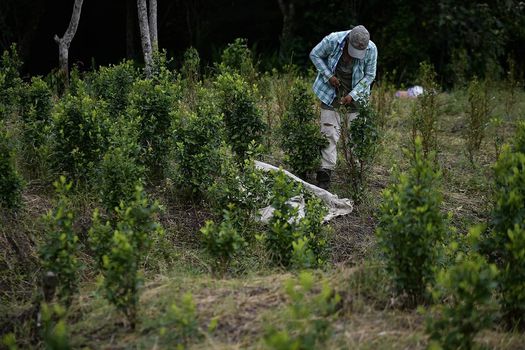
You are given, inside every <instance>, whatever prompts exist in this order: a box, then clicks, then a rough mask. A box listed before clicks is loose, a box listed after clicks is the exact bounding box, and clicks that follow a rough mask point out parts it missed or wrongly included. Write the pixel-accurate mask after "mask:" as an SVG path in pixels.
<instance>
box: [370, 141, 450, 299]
mask: <svg viewBox="0 0 525 350" xmlns="http://www.w3.org/2000/svg"><path fill="white" fill-rule="evenodd" d="M429 156H430V159H427V157H425V156H424V151H423V145H422V140H421V138H420V137H417V138H416V143H415V151H414V153H413V154H411V155H410V158H411V168H410V169H409V171H408V172H407V173H402V174H400V175H399V176H398V180H397V182H396V183H394V184H392V185H391V186H389V187H388V188H387V189H386V190H385V191H384V192H383V203H382V204H381V206H380V209H379V211H380V214H379V225H378V228H377V231H376V235H377V237H378V241H379V246H380V248H381V252H382V257H383V260H384V263H385V267H386V270H387V272H388V273H389V274H390V276H391V277H392V280H393V283H394V290H395V292H396V293H397V295H398V296H400V297H402V298H403V299H404V300H403V302H404V304H405V305H406V306H409V307H413V306H415V305H417V304H419V303H421V302H424V301H427V300H428V295H427V293H426V287H427V285H428V284H429V283H432V282H433V281H434V268H435V266H437V264H438V259H439V258H440V255H441V250H440V247H441V245H442V242H443V239H444V236H445V232H446V216H445V215H444V214H443V213H442V212H441V202H442V194H441V190H440V188H439V181H440V178H441V174H440V172H439V171H436V170H435V167H434V165H433V161H432V159H431V157H432V154H429Z"/></svg>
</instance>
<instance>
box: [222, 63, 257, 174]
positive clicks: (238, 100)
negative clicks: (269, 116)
mask: <svg viewBox="0 0 525 350" xmlns="http://www.w3.org/2000/svg"><path fill="white" fill-rule="evenodd" d="M215 86H216V88H217V91H218V97H219V101H220V103H219V106H220V110H221V112H222V114H223V115H224V124H225V127H226V137H227V140H228V142H229V144H230V145H231V147H232V149H233V151H234V152H235V154H236V155H237V158H238V162H239V163H241V164H242V163H243V162H244V159H245V158H246V156H247V152H248V150H249V147H250V144H251V143H252V142H255V143H256V144H257V145H258V144H261V141H262V137H263V133H264V131H265V130H266V124H265V123H264V121H263V119H262V117H261V111H260V110H259V108H258V107H257V104H256V89H255V86H250V85H249V84H248V83H247V82H246V80H245V79H244V78H243V77H242V76H240V75H239V74H237V73H232V74H230V73H223V74H221V75H219V76H218V77H217V81H216V83H215Z"/></svg>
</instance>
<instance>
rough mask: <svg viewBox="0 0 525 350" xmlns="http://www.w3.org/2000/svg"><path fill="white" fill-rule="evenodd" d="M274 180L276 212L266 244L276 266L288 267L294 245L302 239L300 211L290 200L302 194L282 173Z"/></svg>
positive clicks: (273, 199)
mask: <svg viewBox="0 0 525 350" xmlns="http://www.w3.org/2000/svg"><path fill="white" fill-rule="evenodd" d="M274 180H275V183H274V186H273V189H272V201H271V205H272V207H273V208H274V209H275V211H274V212H273V215H272V218H271V219H270V222H269V232H268V234H267V235H266V237H265V239H264V242H265V244H266V248H267V250H268V251H269V252H270V254H271V258H272V260H273V261H274V262H275V263H276V264H279V265H282V266H288V265H290V260H291V258H292V252H293V246H292V243H293V242H294V241H295V240H297V239H298V238H301V234H300V232H299V230H298V227H297V221H298V215H299V210H298V208H297V207H295V206H292V205H291V204H289V203H288V200H289V199H290V198H292V197H295V196H298V195H299V194H300V187H298V185H297V184H296V183H295V182H293V181H291V180H289V179H288V178H287V177H286V175H285V174H284V172H282V171H279V172H277V174H275V178H274Z"/></svg>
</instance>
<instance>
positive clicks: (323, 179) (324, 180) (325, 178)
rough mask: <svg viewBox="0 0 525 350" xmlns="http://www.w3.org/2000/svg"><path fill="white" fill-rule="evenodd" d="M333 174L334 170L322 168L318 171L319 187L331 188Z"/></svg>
mask: <svg viewBox="0 0 525 350" xmlns="http://www.w3.org/2000/svg"><path fill="white" fill-rule="evenodd" d="M331 176H332V170H330V169H321V170H319V171H318V172H317V187H319V188H322V189H323V190H327V191H328V189H329V188H330V177H331Z"/></svg>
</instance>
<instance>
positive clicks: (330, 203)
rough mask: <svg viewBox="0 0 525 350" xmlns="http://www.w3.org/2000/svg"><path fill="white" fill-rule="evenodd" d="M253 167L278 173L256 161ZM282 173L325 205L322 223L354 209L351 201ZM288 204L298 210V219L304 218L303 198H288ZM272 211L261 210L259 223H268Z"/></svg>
mask: <svg viewBox="0 0 525 350" xmlns="http://www.w3.org/2000/svg"><path fill="white" fill-rule="evenodd" d="M255 167H256V168H257V169H261V170H263V171H272V170H273V171H279V168H277V167H276V166H273V165H270V164H268V163H264V162H260V161H257V160H256V161H255ZM283 172H284V173H285V174H286V176H288V177H290V178H292V179H293V180H294V181H297V182H300V183H301V184H302V185H303V187H304V188H305V189H306V190H308V191H309V192H311V193H313V194H314V195H316V196H317V197H319V198H320V199H321V200H322V201H323V202H324V203H325V204H326V206H327V207H328V214H326V216H325V217H324V222H328V221H330V220H332V219H333V218H335V217H337V216H341V215H347V214H350V213H351V212H352V210H353V209H354V203H353V202H352V200H351V199H348V198H339V197H338V196H337V195H335V194H332V193H330V192H328V191H326V190H323V189H322V188H319V187H317V186H315V185H312V184H310V183H308V182H306V181H304V180H301V179H300V178H298V177H297V176H295V175H294V174H292V173H290V172H289V171H286V170H284V169H283ZM288 203H289V204H290V205H291V206H294V207H298V208H299V218H302V217H304V207H305V203H304V198H303V197H302V196H296V197H293V198H290V200H289V201H288ZM273 211H274V208H273V207H272V206H268V207H266V208H263V209H261V210H260V212H259V214H260V215H261V221H262V222H264V223H268V222H269V221H270V218H271V217H272V214H273Z"/></svg>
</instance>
